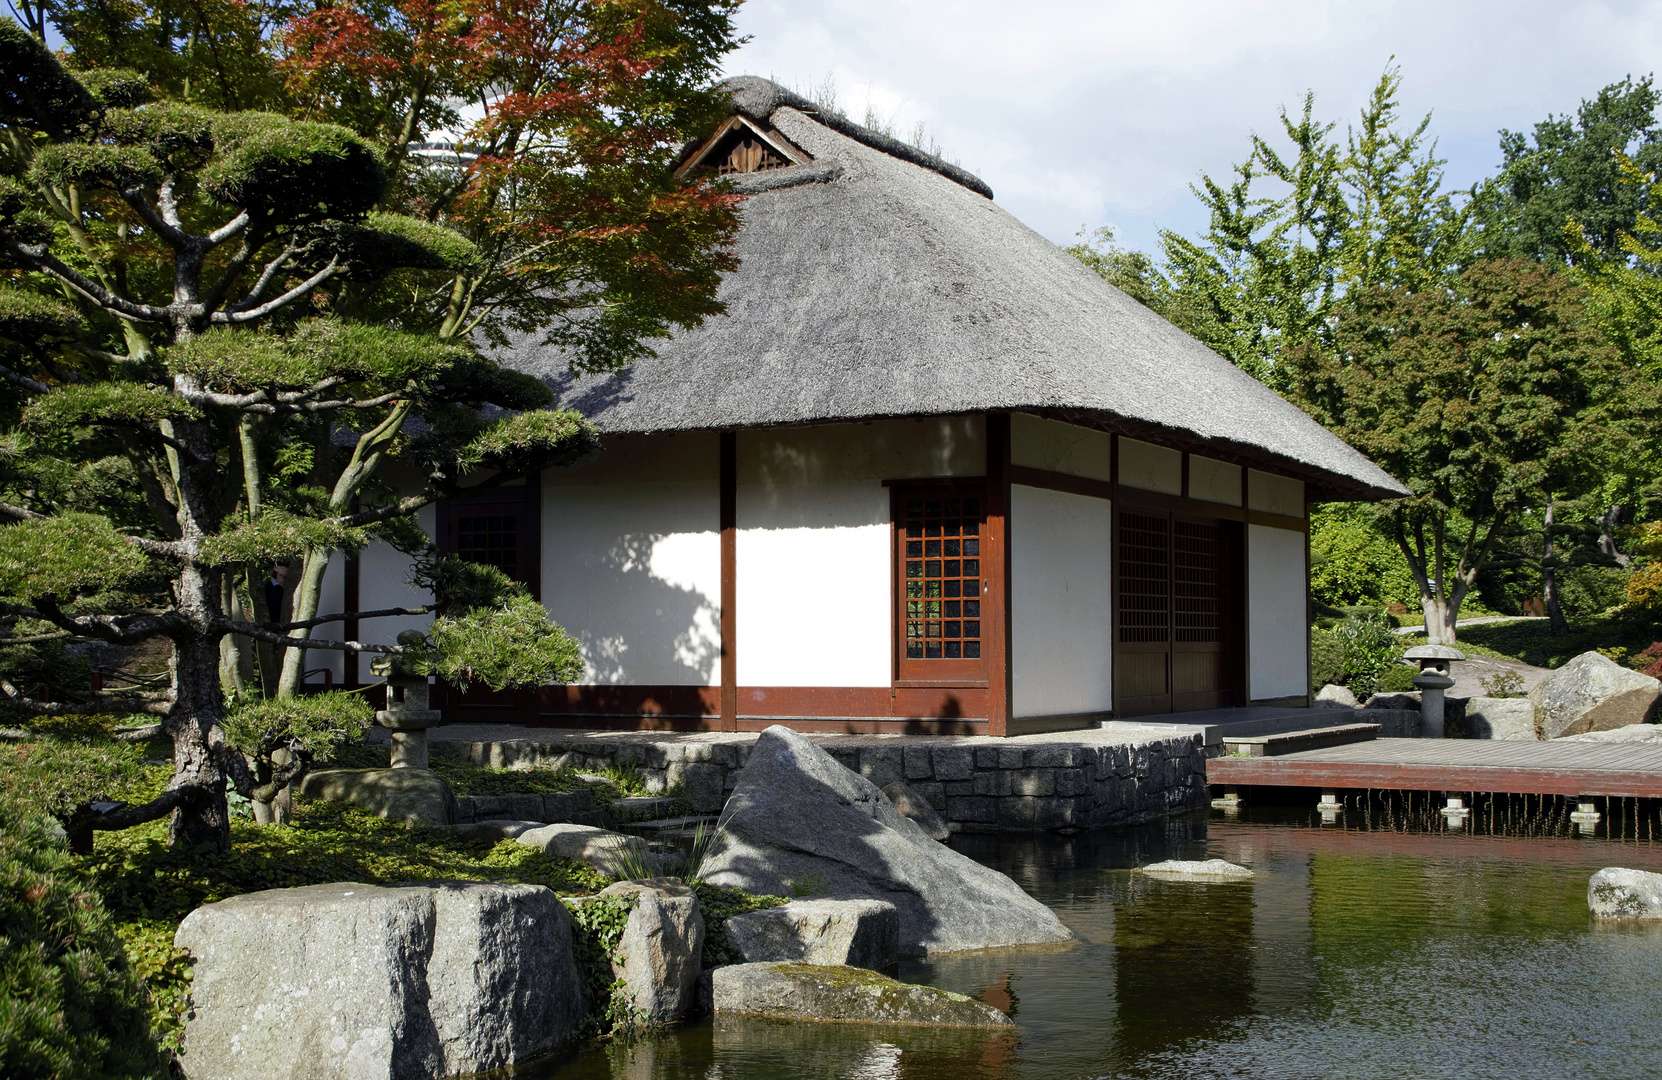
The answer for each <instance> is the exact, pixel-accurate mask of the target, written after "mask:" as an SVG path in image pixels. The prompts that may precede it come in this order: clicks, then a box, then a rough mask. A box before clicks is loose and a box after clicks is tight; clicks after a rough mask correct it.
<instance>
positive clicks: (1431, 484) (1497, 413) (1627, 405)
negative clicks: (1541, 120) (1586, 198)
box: [1285, 260, 1657, 643]
mask: <svg viewBox="0 0 1662 1080" xmlns="http://www.w3.org/2000/svg"><path fill="white" fill-rule="evenodd" d="M1334 330H1335V344H1336V346H1337V350H1336V353H1334V352H1328V351H1327V350H1325V349H1320V348H1305V349H1303V350H1299V351H1295V352H1294V353H1292V354H1290V355H1289V356H1288V357H1287V358H1286V360H1285V364H1286V368H1287V373H1288V377H1289V383H1290V389H1291V391H1292V393H1293V394H1294V395H1295V397H1296V399H1297V400H1298V401H1299V402H1300V403H1301V404H1303V406H1304V407H1305V408H1306V410H1307V411H1309V412H1310V413H1311V414H1312V415H1313V416H1315V417H1316V419H1318V420H1320V421H1321V422H1322V423H1324V424H1326V425H1327V426H1329V427H1330V428H1331V429H1332V430H1334V431H1335V432H1336V433H1338V434H1339V436H1340V437H1341V438H1343V439H1345V441H1346V442H1348V443H1350V444H1351V445H1352V446H1355V447H1356V448H1357V449H1359V450H1361V451H1362V452H1363V453H1365V454H1367V455H1368V456H1369V457H1370V458H1372V459H1373V460H1374V461H1376V462H1378V463H1379V464H1380V466H1381V467H1382V468H1384V469H1385V470H1386V471H1388V472H1390V473H1391V474H1392V475H1393V476H1396V477H1397V478H1399V479H1401V480H1402V481H1403V482H1404V483H1406V484H1408V486H1409V487H1410V488H1412V489H1413V491H1414V495H1413V497H1411V498H1407V499H1399V500H1393V501H1391V502H1389V503H1385V504H1383V505H1382V506H1381V507H1380V509H1379V511H1378V513H1379V515H1380V517H1379V523H1380V527H1381V528H1382V529H1383V530H1384V531H1385V532H1386V534H1387V535H1389V536H1390V537H1391V539H1392V540H1393V541H1394V542H1395V543H1396V545H1397V547H1398V549H1399V550H1400V551H1401V552H1402V554H1403V556H1404V558H1405V559H1406V560H1407V563H1408V566H1409V569H1410V571H1411V572H1412V574H1413V576H1414V581H1415V584H1416V586H1417V588H1418V592H1419V599H1420V604H1421V607H1422V609H1423V611H1424V613H1425V621H1426V629H1427V633H1428V634H1429V636H1430V638H1431V640H1432V641H1433V642H1442V643H1452V642H1453V641H1454V640H1455V621H1456V619H1457V618H1458V617H1459V612H1460V605H1461V603H1462V602H1463V601H1464V600H1465V598H1466V596H1467V594H1468V593H1469V591H1470V590H1471V588H1472V586H1473V584H1474V583H1475V581H1476V579H1477V575H1478V574H1479V573H1480V572H1481V571H1482V569H1483V567H1484V566H1485V564H1487V563H1488V562H1489V561H1490V560H1491V559H1493V558H1494V557H1495V556H1496V552H1497V546H1498V545H1499V544H1500V543H1501V540H1502V536H1503V533H1504V531H1505V530H1506V528H1507V527H1508V526H1509V523H1511V522H1512V521H1514V520H1515V519H1516V517H1517V515H1518V514H1519V513H1521V512H1522V511H1523V510H1524V509H1525V508H1527V507H1530V506H1539V505H1541V504H1542V503H1543V502H1545V501H1546V500H1549V499H1552V498H1565V497H1574V496H1576V495H1578V494H1580V493H1584V492H1585V491H1586V490H1588V488H1589V487H1591V486H1592V485H1594V484H1596V483H1597V481H1598V475H1597V470H1598V463H1599V462H1600V461H1601V460H1607V459H1608V457H1609V456H1611V455H1618V454H1620V453H1622V452H1624V450H1623V448H1624V447H1627V446H1630V445H1632V444H1633V443H1635V442H1639V441H1643V440H1645V439H1647V438H1649V437H1650V432H1651V430H1652V425H1653V424H1654V422H1655V418H1656V414H1657V403H1656V395H1655V392H1654V389H1653V388H1651V387H1650V386H1649V385H1648V384H1646V383H1643V382H1642V381H1640V382H1636V381H1634V380H1632V379H1630V378H1628V372H1627V370H1626V368H1625V366H1624V365H1623V364H1622V362H1621V359H1620V356H1619V353H1618V351H1617V349H1616V348H1615V347H1614V346H1613V345H1612V344H1611V343H1610V341H1609V339H1608V337H1607V336H1606V334H1605V333H1604V331H1603V328H1602V327H1601V325H1600V324H1599V323H1598V322H1597V320H1595V319H1593V318H1591V317H1590V316H1589V314H1588V312H1587V308H1586V305H1585V302H1584V294H1583V293H1582V291H1581V290H1580V289H1578V288H1577V287H1576V286H1575V285H1574V284H1573V283H1572V282H1571V281H1569V279H1568V278H1567V277H1566V276H1565V275H1561V274H1555V273H1553V272H1552V271H1550V270H1548V269H1547V268H1545V267H1543V266H1541V265H1540V264H1538V263H1531V262H1528V261H1524V260H1508V261H1503V262H1498V263H1479V264H1477V265H1476V266H1473V267H1472V268H1471V269H1469V270H1467V271H1465V272H1464V273H1463V274H1462V275H1461V276H1460V277H1459V278H1458V279H1457V281H1456V282H1455V284H1454V287H1453V288H1451V289H1426V290H1421V291H1413V290H1410V289H1406V288H1385V287H1373V288H1360V289H1356V290H1354V291H1352V292H1351V293H1350V294H1348V295H1347V296H1346V298H1345V303H1344V304H1343V305H1342V306H1341V307H1340V309H1339V310H1338V313H1337V319H1336V323H1335V328H1334Z"/></svg>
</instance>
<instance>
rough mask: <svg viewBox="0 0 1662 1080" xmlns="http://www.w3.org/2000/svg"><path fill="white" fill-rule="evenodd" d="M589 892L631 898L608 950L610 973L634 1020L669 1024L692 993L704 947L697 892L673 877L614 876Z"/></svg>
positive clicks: (692, 1000)
mask: <svg viewBox="0 0 1662 1080" xmlns="http://www.w3.org/2000/svg"><path fill="white" fill-rule="evenodd" d="M595 895H596V896H600V897H609V896H632V897H634V899H635V903H634V906H633V907H632V908H630V910H629V921H628V923H626V924H625V925H624V928H623V936H622V937H621V938H619V939H618V944H617V949H616V950H614V952H613V955H612V977H613V978H617V979H622V980H623V984H624V992H625V993H626V994H628V995H629V998H630V1002H631V1007H632V1008H633V1009H634V1010H635V1017H636V1020H637V1021H638V1022H639V1023H641V1024H669V1023H673V1022H675V1021H676V1020H679V1019H681V1018H682V1017H683V1016H685V1015H686V1014H687V1012H688V1010H690V1009H691V1008H692V1006H693V1005H694V1003H695V1002H696V1001H697V996H698V973H699V968H700V957H701V956H702V955H703V952H704V916H703V914H702V913H701V912H700V911H699V910H698V897H696V896H694V895H693V891H692V890H691V889H689V888H687V887H686V886H685V885H683V884H682V883H681V882H680V881H677V880H675V879H674V878H655V879H652V880H649V881H620V882H618V883H617V884H615V885H612V886H609V887H607V888H605V889H602V890H601V891H600V892H599V893H596V894H595Z"/></svg>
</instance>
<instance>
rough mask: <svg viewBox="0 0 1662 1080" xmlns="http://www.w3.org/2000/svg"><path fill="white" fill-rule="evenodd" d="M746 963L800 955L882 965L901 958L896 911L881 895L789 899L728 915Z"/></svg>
mask: <svg viewBox="0 0 1662 1080" xmlns="http://www.w3.org/2000/svg"><path fill="white" fill-rule="evenodd" d="M725 930H726V935H727V947H728V948H729V949H731V950H732V951H733V952H734V953H736V954H737V955H739V956H741V957H743V958H744V961H745V963H761V962H764V961H770V960H771V961H780V960H800V961H802V962H803V963H807V964H846V965H848V966H850V967H863V968H872V969H873V970H879V971H880V970H882V969H884V968H887V967H890V966H891V965H893V964H895V963H897V962H899V960H900V916H899V914H898V913H897V912H896V911H895V908H894V905H893V904H887V903H884V902H883V901H881V900H793V901H791V902H790V903H788V904H784V905H782V906H780V907H776V908H765V909H763V910H761V911H747V912H745V913H744V914H742V915H734V916H733V917H732V918H730V919H728V920H727V924H726V927H725Z"/></svg>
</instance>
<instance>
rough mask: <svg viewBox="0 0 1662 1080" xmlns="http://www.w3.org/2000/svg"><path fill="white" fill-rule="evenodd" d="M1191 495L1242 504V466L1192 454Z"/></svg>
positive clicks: (1190, 469) (1190, 467)
mask: <svg viewBox="0 0 1662 1080" xmlns="http://www.w3.org/2000/svg"><path fill="white" fill-rule="evenodd" d="M1189 497H1190V498H1191V499H1203V500H1205V501H1206V502H1215V503H1223V504H1224V505H1226V506H1239V505H1241V467H1240V466H1239V465H1231V464H1229V462H1227V461H1214V460H1212V459H1211V458H1206V457H1201V456H1200V455H1199V454H1190V455H1189Z"/></svg>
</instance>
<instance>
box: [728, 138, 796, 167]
mask: <svg viewBox="0 0 1662 1080" xmlns="http://www.w3.org/2000/svg"><path fill="white" fill-rule="evenodd" d="M789 164H790V162H789V161H786V160H785V159H784V158H782V157H780V156H779V154H778V153H777V152H775V151H774V149H773V148H772V147H771V146H769V145H768V144H767V143H765V142H763V141H762V140H761V139H759V138H757V137H755V136H754V135H745V136H742V137H740V138H739V139H738V140H737V141H736V142H735V143H734V144H733V148H732V149H731V150H730V151H728V153H727V156H726V157H724V158H722V159H721V160H720V161H719V162H718V163H717V165H716V172H717V173H719V174H720V175H722V176H728V175H731V174H732V173H752V172H762V171H764V170H766V169H783V168H784V167H785V166H787V165H789Z"/></svg>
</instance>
